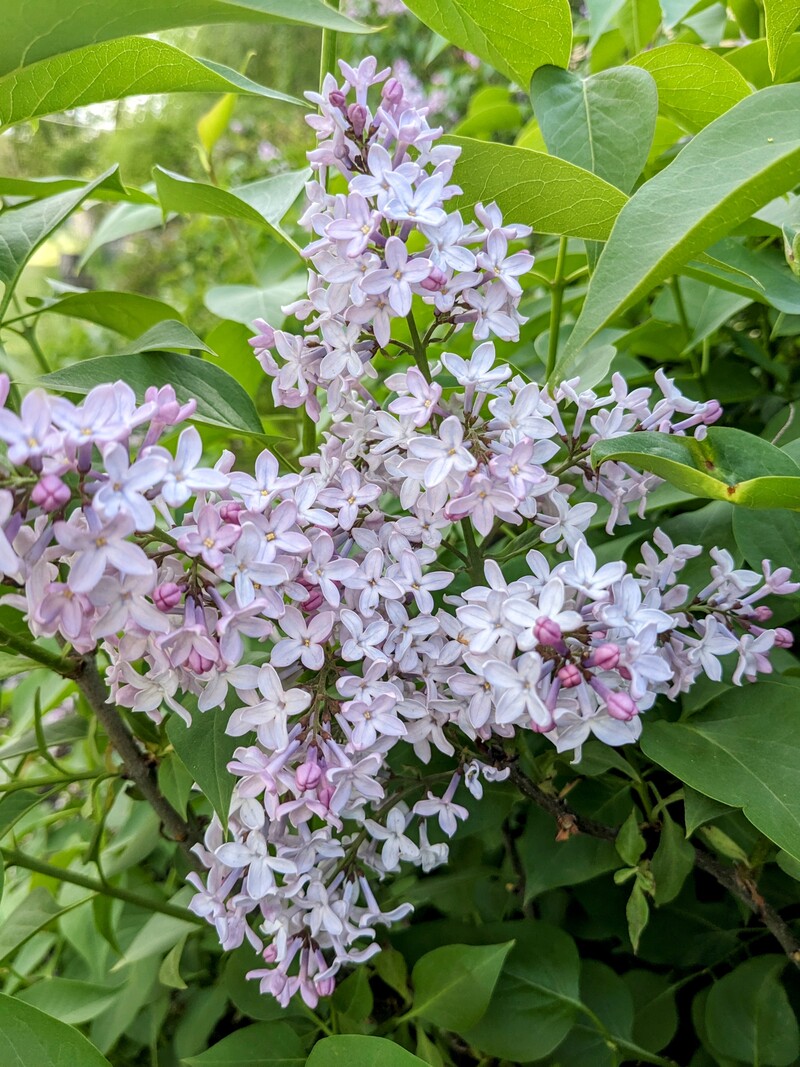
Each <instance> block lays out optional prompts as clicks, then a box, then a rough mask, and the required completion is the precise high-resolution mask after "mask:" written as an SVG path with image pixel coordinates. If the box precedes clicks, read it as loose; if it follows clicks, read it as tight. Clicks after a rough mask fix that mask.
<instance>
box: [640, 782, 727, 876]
mask: <svg viewBox="0 0 800 1067" xmlns="http://www.w3.org/2000/svg"><path fill="white" fill-rule="evenodd" d="M734 810H735V809H734V808H733V807H731V805H730V804H721V803H720V802H719V801H718V800H713V799H712V798H711V797H707V796H705V795H704V794H703V793H698V791H697V790H696V789H692V788H691V786H688V785H687V786H684V790H683V812H684V819H685V821H686V836H687V837H691V836H692V834H693V833H694V832H695V830H697V829H698V828H699V827H701V826H704V825H705V824H706V823H707V822H711V820H712V819H716V818H718V817H719V816H720V815H727V814H728V812H729V811H734ZM656 888H658V882H657V881H656Z"/></svg>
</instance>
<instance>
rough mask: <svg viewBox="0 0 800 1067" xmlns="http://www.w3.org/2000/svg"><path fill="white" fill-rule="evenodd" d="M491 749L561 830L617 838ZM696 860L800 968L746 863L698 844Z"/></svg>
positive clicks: (795, 946) (798, 954)
mask: <svg viewBox="0 0 800 1067" xmlns="http://www.w3.org/2000/svg"><path fill="white" fill-rule="evenodd" d="M489 752H490V754H491V755H492V757H493V758H494V759H495V760H496V762H498V763H502V764H503V765H504V766H506V767H508V769H509V771H510V777H511V781H512V782H513V783H514V785H516V787H517V788H518V789H519V791H520V792H521V793H522V794H523V796H525V797H527V798H528V799H529V800H532V801H533V802H534V804H537V805H538V806H539V807H540V808H542V810H543V811H546V812H547V813H548V815H552V816H553V818H554V819H555V820H556V822H557V823H558V826H559V830H560V831H564V832H567V833H575V832H578V833H582V834H588V836H589V837H597V838H600V839H601V840H603V841H615V840H616V837H617V834H618V832H619V829H618V827H615V826H606V825H605V824H604V823H599V822H595V820H594V819H589V818H587V817H586V816H585V815H580V814H579V813H578V812H577V811H575V810H574V809H573V808H571V807H570V806H569V805H568V804H567V803H566V801H565V800H564V799H563V798H561V797H558V796H555V795H554V794H552V793H546V792H545V791H544V790H543V789H541V788H540V787H539V786H538V785H537V784H536V782H534V781H533V780H532V779H531V778H529V777H528V775H527V774H526V773H525V772H524V771H523V770H522V768H521V767H520V766H519V764H518V763H517V761H516V760H509V758H508V757H507V756H506V754H505V753H504V752H502V750H500V749H491V748H490V749H489ZM694 862H695V865H696V866H697V867H699V868H700V870H701V871H704V872H705V873H706V874H708V875H710V876H711V877H712V878H713V879H714V880H715V881H716V882H718V883H719V884H720V885H721V886H722V887H723V888H724V889H727V890H728V892H729V893H730V894H731V895H732V896H734V897H736V899H737V900H740V901H741V902H742V903H743V904H744V905H745V906H746V907H747V908H748V909H749V910H750V911H751V912H752V913H753V914H754V915H755V916H756V917H757V918H758V919H759V920H760V921H761V922H762V923H763V924H764V926H766V928H767V929H768V930H769V931H770V933H771V934H772V936H773V937H774V938H775V940H776V941H777V942H778V944H779V945H780V946H781V948H782V949H783V951H784V952H785V953H786V955H787V957H788V958H789V960H790V961H791V962H792V963H793V964H794V965H795V967H798V968H800V941H798V939H797V938H796V937H795V936H794V934H793V933H792V931H791V929H790V928H789V926H788V924H787V923H786V922H785V921H784V920H783V919H782V918H781V916H780V915H779V914H778V912H777V911H776V910H775V909H774V908H773V907H772V905H771V904H769V903H767V901H766V900H764V898H763V897H762V896H761V894H760V893H759V891H758V887H757V886H756V883H755V881H754V880H753V878H752V877H751V876H750V873H749V872H748V871H747V869H746V868H744V867H742V866H730V865H728V864H725V863H720V861H719V860H718V859H716V857H715V856H713V855H712V854H711V853H710V852H706V850H705V849H702V848H697V847H696V846H695V850H694Z"/></svg>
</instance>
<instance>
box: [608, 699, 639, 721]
mask: <svg viewBox="0 0 800 1067" xmlns="http://www.w3.org/2000/svg"><path fill="white" fill-rule="evenodd" d="M606 707H607V708H608V714H609V715H610V716H611V717H612V719H622V720H623V722H627V721H628V720H629V719H632V718H633V717H634V715H636V713H637V712H638V710H639V709H638V708H637V707H636V704H635V703H634V702H633V700H632V699H631V698H630V697H629V696H628V694H627V693H609V694H608V695H607V697H606Z"/></svg>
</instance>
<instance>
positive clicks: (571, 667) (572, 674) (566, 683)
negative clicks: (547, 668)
mask: <svg viewBox="0 0 800 1067" xmlns="http://www.w3.org/2000/svg"><path fill="white" fill-rule="evenodd" d="M558 680H559V681H560V682H561V684H562V686H563V687H564V688H565V689H574V688H575V686H576V685H580V684H581V682H582V681H583V677H582V675H581V672H580V671H579V670H578V668H577V667H576V666H575V664H574V663H565V664H564V666H563V667H562V668H561V670H560V671H559V672H558Z"/></svg>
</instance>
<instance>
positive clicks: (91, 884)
mask: <svg viewBox="0 0 800 1067" xmlns="http://www.w3.org/2000/svg"><path fill="white" fill-rule="evenodd" d="M0 855H2V857H3V860H4V861H5V864H6V866H8V867H23V868H24V869H25V870H27V871H33V872H34V873H35V874H43V875H45V876H46V877H48V878H56V879H57V880H58V881H59V882H69V883H70V884H71V885H79V886H80V887H81V888H82V889H89V890H91V892H93V893H100V894H102V895H103V896H107V897H114V898H115V899H116V900H124V901H125V903H126V904H134V905H136V907H139V908H146V909H147V910H148V911H157V912H160V913H161V914H162V915H171V916H172V917H173V918H174V919H183V920H184V921H185V922H188V923H194V925H195V926H205V925H206V924H205V922H204V920H203V919H201V918H200V916H199V915H195V914H194V913H193V912H191V911H189V910H188V909H187V908H181V907H178V906H177V905H176V904H169V903H167V902H166V901H161V900H153V899H151V898H150V897H145V896H142V894H141V893H134V892H132V891H131V890H129V889H121V888H119V886H115V885H110V884H109V883H108V882H100V881H96V880H95V879H94V878H88V877H87V876H86V875H85V874H78V873H77V872H75V871H69V870H66V869H65V868H64V867H55V866H54V865H53V864H51V863H44V862H43V861H42V860H37V859H34V858H33V856H29V855H27V854H26V853H23V852H18V851H17V850H16V849H13V848H3V849H0Z"/></svg>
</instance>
